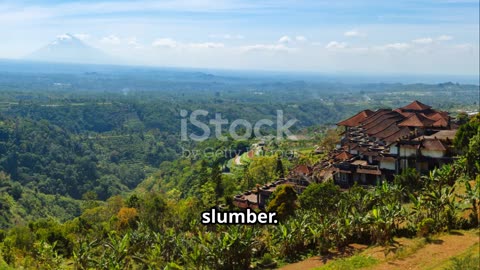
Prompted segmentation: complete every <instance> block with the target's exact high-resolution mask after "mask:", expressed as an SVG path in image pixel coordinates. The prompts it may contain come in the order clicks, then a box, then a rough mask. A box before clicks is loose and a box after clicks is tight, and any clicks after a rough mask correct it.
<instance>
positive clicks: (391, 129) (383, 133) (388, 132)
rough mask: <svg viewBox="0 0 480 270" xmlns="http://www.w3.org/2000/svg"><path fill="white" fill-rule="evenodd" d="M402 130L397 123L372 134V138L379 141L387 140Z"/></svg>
mask: <svg viewBox="0 0 480 270" xmlns="http://www.w3.org/2000/svg"><path fill="white" fill-rule="evenodd" d="M399 130H400V128H399V127H398V126H397V124H396V123H393V124H391V125H390V126H388V127H387V128H386V129H383V130H381V131H379V132H377V133H374V134H371V136H372V137H375V138H378V139H383V138H386V137H388V136H390V135H392V134H394V133H395V132H397V131H399Z"/></svg>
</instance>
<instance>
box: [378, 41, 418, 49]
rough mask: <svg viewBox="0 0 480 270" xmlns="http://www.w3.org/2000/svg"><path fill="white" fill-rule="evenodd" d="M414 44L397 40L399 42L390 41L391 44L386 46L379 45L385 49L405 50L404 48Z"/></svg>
mask: <svg viewBox="0 0 480 270" xmlns="http://www.w3.org/2000/svg"><path fill="white" fill-rule="evenodd" d="M411 47H412V46H411V45H410V44H408V43H405V42H397V43H390V44H386V45H384V46H380V47H377V48H379V49H384V50H389V49H391V50H399V51H403V50H406V49H410V48H411Z"/></svg>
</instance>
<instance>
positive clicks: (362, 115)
mask: <svg viewBox="0 0 480 270" xmlns="http://www.w3.org/2000/svg"><path fill="white" fill-rule="evenodd" d="M372 114H373V112H372V111H371V110H363V111H361V112H359V113H357V114H356V115H354V116H352V117H350V118H348V119H346V120H343V121H341V122H339V123H337V126H346V127H355V126H358V125H359V124H360V122H362V121H363V120H365V119H367V117H369V116H370V115H372Z"/></svg>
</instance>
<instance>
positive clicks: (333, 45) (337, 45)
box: [325, 41, 347, 50]
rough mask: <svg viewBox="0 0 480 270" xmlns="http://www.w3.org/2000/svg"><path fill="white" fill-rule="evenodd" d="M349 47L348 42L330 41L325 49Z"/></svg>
mask: <svg viewBox="0 0 480 270" xmlns="http://www.w3.org/2000/svg"><path fill="white" fill-rule="evenodd" d="M346 47H347V43H346V42H338V41H330V42H329V43H328V44H327V46H325V49H329V50H335V49H345V48H346Z"/></svg>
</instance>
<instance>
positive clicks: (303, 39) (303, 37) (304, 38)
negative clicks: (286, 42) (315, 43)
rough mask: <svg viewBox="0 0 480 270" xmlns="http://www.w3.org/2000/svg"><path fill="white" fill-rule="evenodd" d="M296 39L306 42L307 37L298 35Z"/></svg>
mask: <svg viewBox="0 0 480 270" xmlns="http://www.w3.org/2000/svg"><path fill="white" fill-rule="evenodd" d="M295 40H296V41H298V42H305V41H307V38H306V37H305V36H296V37H295Z"/></svg>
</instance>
